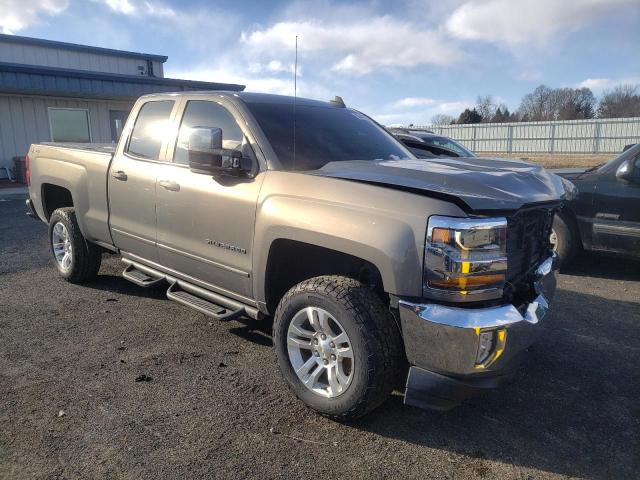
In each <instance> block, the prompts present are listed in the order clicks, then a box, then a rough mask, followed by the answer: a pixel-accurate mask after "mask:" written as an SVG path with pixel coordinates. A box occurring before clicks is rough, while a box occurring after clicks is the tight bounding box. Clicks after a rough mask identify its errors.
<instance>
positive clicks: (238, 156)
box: [188, 127, 242, 176]
mask: <svg viewBox="0 0 640 480" xmlns="http://www.w3.org/2000/svg"><path fill="white" fill-rule="evenodd" d="M224 157H227V158H224ZM188 158H189V169H191V171H193V172H195V173H204V174H208V175H215V174H219V173H225V174H228V175H235V176H237V175H239V174H240V173H241V172H242V167H241V160H242V152H241V151H240V150H232V149H228V148H222V129H220V128H205V127H196V128H193V129H192V131H191V134H190V135H189V146H188Z"/></svg>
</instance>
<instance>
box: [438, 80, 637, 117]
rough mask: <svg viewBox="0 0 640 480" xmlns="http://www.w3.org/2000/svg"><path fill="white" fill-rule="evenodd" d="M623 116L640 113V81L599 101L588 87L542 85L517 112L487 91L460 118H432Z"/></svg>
mask: <svg viewBox="0 0 640 480" xmlns="http://www.w3.org/2000/svg"><path fill="white" fill-rule="evenodd" d="M621 117H640V85H620V86H617V87H615V88H613V89H612V90H608V91H605V92H604V93H603V95H602V97H601V98H600V100H599V101H597V100H596V97H595V96H594V95H593V92H592V91H591V90H590V89H589V88H586V87H582V88H550V87H548V86H546V85H540V86H538V87H536V89H535V90H534V91H533V92H531V93H527V94H526V95H525V96H524V97H522V101H521V102H520V106H519V107H518V110H516V111H515V112H510V111H509V108H508V107H507V106H506V105H505V104H504V103H497V102H496V101H495V99H494V97H493V96H492V95H485V96H479V97H478V99H477V101H476V105H475V106H474V107H473V108H466V109H465V110H464V111H463V112H462V113H461V114H460V115H459V116H458V118H455V117H452V116H450V115H443V114H440V115H435V116H434V117H432V119H431V122H432V123H433V124H434V125H450V124H451V125H453V124H465V123H504V122H537V121H545V120H581V119H588V118H621Z"/></svg>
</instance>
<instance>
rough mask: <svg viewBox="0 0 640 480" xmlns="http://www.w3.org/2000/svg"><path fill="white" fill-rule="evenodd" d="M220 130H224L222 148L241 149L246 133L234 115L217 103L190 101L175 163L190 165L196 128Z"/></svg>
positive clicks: (182, 123) (180, 134)
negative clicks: (190, 138)
mask: <svg viewBox="0 0 640 480" xmlns="http://www.w3.org/2000/svg"><path fill="white" fill-rule="evenodd" d="M197 127H201V128H220V129H221V130H222V148H229V149H232V150H233V149H239V148H241V146H242V143H243V139H244V133H243V132H242V129H241V128H240V126H239V125H238V123H237V122H236V121H235V119H234V118H233V115H231V113H230V112H229V111H228V110H227V109H226V108H224V107H223V106H222V105H220V104H219V103H216V102H210V101H207V100H190V101H189V102H187V108H186V109H185V111H184V116H183V117H182V122H181V123H180V133H178V143H177V144H176V153H175V157H174V160H173V161H174V162H175V163H180V164H187V163H189V152H188V148H189V136H190V135H191V132H192V131H193V129H194V128H197Z"/></svg>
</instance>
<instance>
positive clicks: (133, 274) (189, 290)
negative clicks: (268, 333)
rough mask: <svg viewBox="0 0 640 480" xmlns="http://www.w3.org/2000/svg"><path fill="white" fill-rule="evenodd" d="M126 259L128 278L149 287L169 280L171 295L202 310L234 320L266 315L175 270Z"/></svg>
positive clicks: (180, 301) (171, 297)
mask: <svg viewBox="0 0 640 480" xmlns="http://www.w3.org/2000/svg"><path fill="white" fill-rule="evenodd" d="M122 261H123V262H124V263H126V264H127V268H125V270H124V272H122V276H123V277H124V278H126V279H127V280H129V281H131V282H133V283H135V284H136V285H140V286H142V287H149V286H151V285H156V284H157V283H160V282H163V281H167V282H169V285H170V286H169V289H168V290H167V298H169V299H170V300H175V301H176V302H179V303H182V304H183V305H186V306H188V307H191V308H195V309H196V310H198V311H199V312H202V313H204V314H205V315H209V316H211V317H213V318H215V319H217V320H223V321H224V320H232V319H234V318H238V317H241V316H243V315H246V316H247V317H249V318H253V319H254V320H259V319H260V318H262V313H261V312H260V311H259V310H258V309H257V308H256V307H255V306H253V305H248V304H245V303H242V302H239V301H237V300H234V299H231V298H229V297H227V296H225V295H222V294H220V293H216V292H213V291H211V290H208V289H205V288H202V287H199V286H196V285H194V284H193V283H191V282H187V281H185V280H182V279H180V278H178V277H177V276H175V275H173V274H169V273H165V272H163V271H160V270H158V269H156V268H151V267H149V266H147V265H144V264H142V263H139V262H134V261H132V260H130V259H128V258H123V259H122Z"/></svg>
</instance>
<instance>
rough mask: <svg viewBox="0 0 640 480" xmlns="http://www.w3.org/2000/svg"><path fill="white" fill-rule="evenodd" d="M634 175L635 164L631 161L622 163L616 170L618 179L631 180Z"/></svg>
mask: <svg viewBox="0 0 640 480" xmlns="http://www.w3.org/2000/svg"><path fill="white" fill-rule="evenodd" d="M632 173H633V162H632V161H631V160H626V161H624V162H622V165H620V166H619V167H618V169H617V170H616V178H622V179H623V180H629V178H631V174H632Z"/></svg>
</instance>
